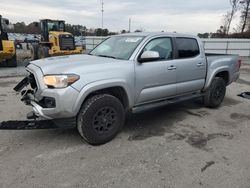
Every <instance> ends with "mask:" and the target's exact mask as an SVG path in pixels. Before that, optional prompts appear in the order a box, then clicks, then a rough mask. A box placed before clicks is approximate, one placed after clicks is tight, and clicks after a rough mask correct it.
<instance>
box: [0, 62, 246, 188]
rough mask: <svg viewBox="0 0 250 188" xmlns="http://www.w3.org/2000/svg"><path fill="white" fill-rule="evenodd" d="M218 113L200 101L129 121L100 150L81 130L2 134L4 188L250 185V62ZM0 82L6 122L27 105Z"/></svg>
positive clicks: (0, 113)
mask: <svg viewBox="0 0 250 188" xmlns="http://www.w3.org/2000/svg"><path fill="white" fill-rule="evenodd" d="M241 72H242V74H241V79H240V80H239V81H238V82H237V83H233V84H232V85H231V86H230V87H228V90H227V95H226V99H225V101H224V103H223V105H222V106H221V107H220V108H219V109H207V108H204V107H203V106H201V105H200V104H199V103H197V102H186V103H184V104H178V105H172V106H166V107H164V108H160V109H156V110H152V111H149V112H145V113H141V114H137V115H131V116H129V118H128V120H127V123H126V125H125V127H124V129H123V131H122V133H120V134H119V135H118V137H117V138H116V139H115V140H113V141H111V142H110V143H108V144H106V145H103V146H99V147H93V146H90V145H88V144H86V143H84V142H83V140H82V139H81V137H80V136H79V135H78V133H77V131H76V130H75V129H52V130H1V131H0V187H3V188H5V187H6V188H12V187H13V188H16V187H23V188H27V187H51V188H52V187H53V188H54V187H60V188H61V187H84V188H86V187H119V188H120V187H142V188H145V187H152V188H155V187H167V188H169V187H171V188H173V187H176V188H186V187H191V188H196V187H197V188H198V187H205V188H218V187H219V188H228V187H233V188H238V187H239V188H248V187H250V157H249V156H250V136H249V135H250V100H247V99H243V98H240V97H238V96H237V94H239V93H241V92H244V91H250V65H245V66H243V67H242V70H241ZM20 79H21V77H9V78H4V77H2V78H0V121H9V120H18V121H19V120H22V119H25V115H26V113H27V112H28V111H29V110H30V108H28V107H25V106H24V105H23V104H22V103H21V102H20V101H19V100H20V98H19V96H18V95H16V94H15V93H14V92H13V91H12V88H13V86H14V85H15V84H16V83H17V82H18V81H19V80H20Z"/></svg>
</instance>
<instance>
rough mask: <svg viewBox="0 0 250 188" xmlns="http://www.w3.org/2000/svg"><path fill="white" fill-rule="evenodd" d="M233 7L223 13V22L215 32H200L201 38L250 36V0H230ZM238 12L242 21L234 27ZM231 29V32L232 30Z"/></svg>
mask: <svg viewBox="0 0 250 188" xmlns="http://www.w3.org/2000/svg"><path fill="white" fill-rule="evenodd" d="M229 3H230V5H231V9H230V10H229V11H228V12H227V13H226V14H225V15H223V18H222V24H221V26H220V27H219V29H218V30H217V31H216V32H214V33H199V34H198V36H199V37H201V38H250V0H229ZM237 13H238V14H239V16H240V22H239V23H238V24H237V25H236V27H235V28H232V22H233V20H234V19H235V18H236V16H237ZM230 31H231V32H230Z"/></svg>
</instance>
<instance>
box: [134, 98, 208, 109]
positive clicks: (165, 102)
mask: <svg viewBox="0 0 250 188" xmlns="http://www.w3.org/2000/svg"><path fill="white" fill-rule="evenodd" d="M202 96H204V94H203V93H196V94H192V95H186V96H181V97H176V98H171V99H166V100H162V101H157V102H153V103H149V104H144V105H140V106H136V107H134V108H133V109H132V112H133V113H140V112H143V111H147V110H150V109H152V108H158V107H162V106H166V105H169V104H174V103H179V102H182V101H188V100H191V99H194V98H199V97H202Z"/></svg>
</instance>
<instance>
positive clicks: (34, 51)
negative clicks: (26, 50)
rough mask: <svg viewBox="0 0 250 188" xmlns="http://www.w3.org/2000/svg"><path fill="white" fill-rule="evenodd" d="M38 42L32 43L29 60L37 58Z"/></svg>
mask: <svg viewBox="0 0 250 188" xmlns="http://www.w3.org/2000/svg"><path fill="white" fill-rule="evenodd" d="M38 48H39V45H38V44H32V45H31V48H30V51H31V60H37V59H38Z"/></svg>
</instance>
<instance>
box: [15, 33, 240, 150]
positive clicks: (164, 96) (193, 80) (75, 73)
mask: <svg viewBox="0 0 250 188" xmlns="http://www.w3.org/2000/svg"><path fill="white" fill-rule="evenodd" d="M240 66H241V61H240V60H239V57H238V55H226V54H225V55H224V54H206V53H205V51H204V48H203V43H202V41H201V40H200V39H199V38H198V37H195V36H191V35H185V34H177V33H164V32H163V33H130V34H123V35H116V36H111V37H108V38H107V39H106V40H104V41H103V42H102V43H101V44H99V45H98V46H97V47H95V48H94V49H93V50H92V51H91V52H90V53H89V54H81V55H71V56H61V57H50V58H46V59H41V60H36V61H32V62H30V64H29V65H28V66H27V67H26V69H27V71H28V73H29V75H28V76H27V77H26V78H24V79H23V80H22V81H21V82H20V83H19V84H18V85H17V86H16V87H15V88H14V89H15V90H16V91H17V92H20V93H21V95H22V100H23V101H24V102H25V103H26V104H28V105H31V106H32V107H33V112H32V114H29V115H28V118H34V117H40V118H43V119H49V120H53V121H56V120H62V119H65V120H66V119H71V120H73V122H75V125H76V127H77V129H78V131H79V133H80V135H81V136H82V137H83V138H84V139H85V140H86V141H87V142H88V143H90V144H93V145H99V144H104V143H106V142H108V141H110V140H112V139H113V138H114V137H115V136H116V135H117V134H118V133H119V131H120V130H121V128H122V126H123V124H124V121H125V114H126V112H128V111H130V112H134V113H136V112H141V111H143V110H147V109H151V108H155V107H159V106H162V105H167V104H170V103H175V102H180V101H184V100H189V99H193V98H202V99H203V101H204V104H205V106H207V107H211V108H216V107H218V106H219V105H220V104H221V103H222V102H223V99H224V96H225V93H226V87H227V86H228V85H229V84H231V83H232V82H234V81H236V80H237V79H238V78H239V74H240V73H239V69H240Z"/></svg>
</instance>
